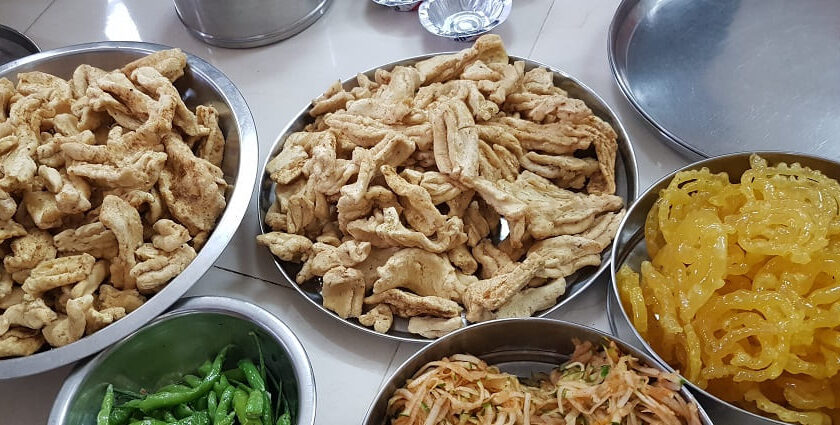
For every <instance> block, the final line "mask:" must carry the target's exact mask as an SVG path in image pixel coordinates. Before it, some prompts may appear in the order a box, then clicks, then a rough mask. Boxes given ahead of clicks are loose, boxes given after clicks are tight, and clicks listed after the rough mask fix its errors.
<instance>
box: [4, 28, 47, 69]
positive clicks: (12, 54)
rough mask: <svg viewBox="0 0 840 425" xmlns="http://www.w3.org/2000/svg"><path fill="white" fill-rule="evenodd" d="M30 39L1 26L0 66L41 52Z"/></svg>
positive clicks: (12, 29)
mask: <svg viewBox="0 0 840 425" xmlns="http://www.w3.org/2000/svg"><path fill="white" fill-rule="evenodd" d="M40 51H41V49H39V48H38V46H37V45H36V44H35V42H34V41H32V40H31V39H30V38H29V37H27V36H25V35H23V34H21V33H20V32H18V31H17V30H15V29H14V28H11V27H7V26H5V25H0V65H3V64H6V63H8V62H11V61H13V60H15V59H19V58H22V57H24V56H28V55H31V54H33V53H38V52H40Z"/></svg>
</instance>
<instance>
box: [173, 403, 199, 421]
mask: <svg viewBox="0 0 840 425" xmlns="http://www.w3.org/2000/svg"><path fill="white" fill-rule="evenodd" d="M193 413H195V412H194V411H193V410H192V408H190V406H188V405H187V403H182V404H179V405H177V406H175V416H177V417H178V419H184V418H187V417H190V416H192V414H193Z"/></svg>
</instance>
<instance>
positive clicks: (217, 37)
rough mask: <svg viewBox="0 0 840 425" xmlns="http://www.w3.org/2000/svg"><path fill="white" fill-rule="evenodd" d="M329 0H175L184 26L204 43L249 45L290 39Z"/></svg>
mask: <svg viewBox="0 0 840 425" xmlns="http://www.w3.org/2000/svg"><path fill="white" fill-rule="evenodd" d="M331 1H332V0H238V1H231V0H175V10H176V11H177V13H178V17H179V18H180V19H181V22H182V23H183V24H184V26H185V27H187V29H188V30H189V31H190V33H192V35H194V36H196V37H197V38H198V39H200V40H202V41H204V42H205V43H208V44H212V45H214V46H219V47H230V48H248V47H257V46H263V45H266V44H271V43H275V42H277V41H280V40H283V39H286V38H289V37H291V36H293V35H295V34H297V33H299V32H301V31H303V30H304V29H306V27H308V26H310V25H312V24H313V23H314V22H315V21H317V20H318V18H320V17H321V15H323V14H324V12H326V10H327V7H329V5H330V2H331Z"/></svg>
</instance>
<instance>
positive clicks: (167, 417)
mask: <svg viewBox="0 0 840 425" xmlns="http://www.w3.org/2000/svg"><path fill="white" fill-rule="evenodd" d="M163 420H165V421H166V422H176V421H177V420H178V418H176V417H175V415H173V414H172V412H170V411H168V410H167V411H165V412H163Z"/></svg>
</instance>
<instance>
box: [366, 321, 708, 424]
mask: <svg viewBox="0 0 840 425" xmlns="http://www.w3.org/2000/svg"><path fill="white" fill-rule="evenodd" d="M572 338H578V339H580V340H581V341H590V342H592V343H594V344H596V346H599V345H600V344H602V343H603V342H604V341H605V340H613V341H615V343H616V345H617V346H618V347H619V349H621V350H622V351H623V352H624V353H627V354H630V355H632V356H633V357H636V358H638V359H639V360H641V362H642V363H645V364H647V365H650V366H652V367H656V368H657V369H662V368H661V367H658V365H657V364H656V362H655V361H654V360H653V359H652V358H650V357H649V356H648V355H647V354H645V353H644V352H642V351H641V350H639V349H637V348H635V347H633V346H631V345H629V344H627V343H625V342H623V341H621V340H618V339H615V338H614V337H612V336H610V335H607V334H605V333H603V332H601V331H598V330H595V329H592V328H589V327H586V326H583V325H579V324H576V323H571V322H564V321H561V320H552V319H535V318H528V319H503V320H494V321H490V322H484V323H479V324H476V325H473V326H470V327H469V328H464V329H460V330H458V331H455V332H453V333H451V334H449V335H446V336H444V337H442V338H440V339H438V340H437V341H435V342H433V343H432V344H430V345H428V346H426V347H425V348H423V349H422V350H420V351H418V352H417V354H415V355H413V356H411V358H409V359H408V360H406V361H405V363H403V364H402V366H400V367H399V369H397V370H396V372H394V373H393V374H392V375H391V376H390V377H388V379H387V381H385V384H384V385H383V386H382V388H381V389H380V390H379V394H377V395H376V398H375V399H374V401H373V403H372V404H371V406H370V409H369V410H368V413H367V416H366V417H365V420H364V422H362V423H363V424H365V425H386V424H387V419H388V418H387V414H386V411H387V408H388V399H389V398H391V396H392V395H393V394H394V392H395V391H396V390H397V389H398V388H400V387H402V386H403V385H405V381H406V380H407V379H409V378H411V377H412V376H414V374H415V373H416V372H417V371H418V370H420V368H421V367H423V365H425V364H426V363H429V362H432V361H435V360H440V359H441V358H443V357H447V356H451V355H453V354H459V353H467V354H472V355H474V356H477V357H479V358H481V359H482V360H484V361H486V362H487V363H488V364H491V365H495V366H497V367H498V368H499V369H501V370H502V371H503V372H507V373H511V374H514V375H516V376H518V377H520V378H530V377H531V376H533V374H534V373H539V372H550V371H551V370H552V369H554V368H556V367H557V366H559V365H560V364H562V363H563V362H565V361H566V360H568V359H569V355H570V354H571V353H572V352H574V349H575V347H574V344H573V343H572ZM680 394H682V396H683V397H684V398H685V399H686V400H689V401H693V402H694V403H696V400H695V399H694V397H693V396H692V395H691V393H690V392H689V391H688V389H686V388H685V386H683V388H682V389H681V390H680ZM698 410H699V412H700V420H701V422H702V423H703V425H712V422H711V421H710V420H709V417H708V416H706V413H705V412H703V409H702V407H700V406H699V405H698Z"/></svg>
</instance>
